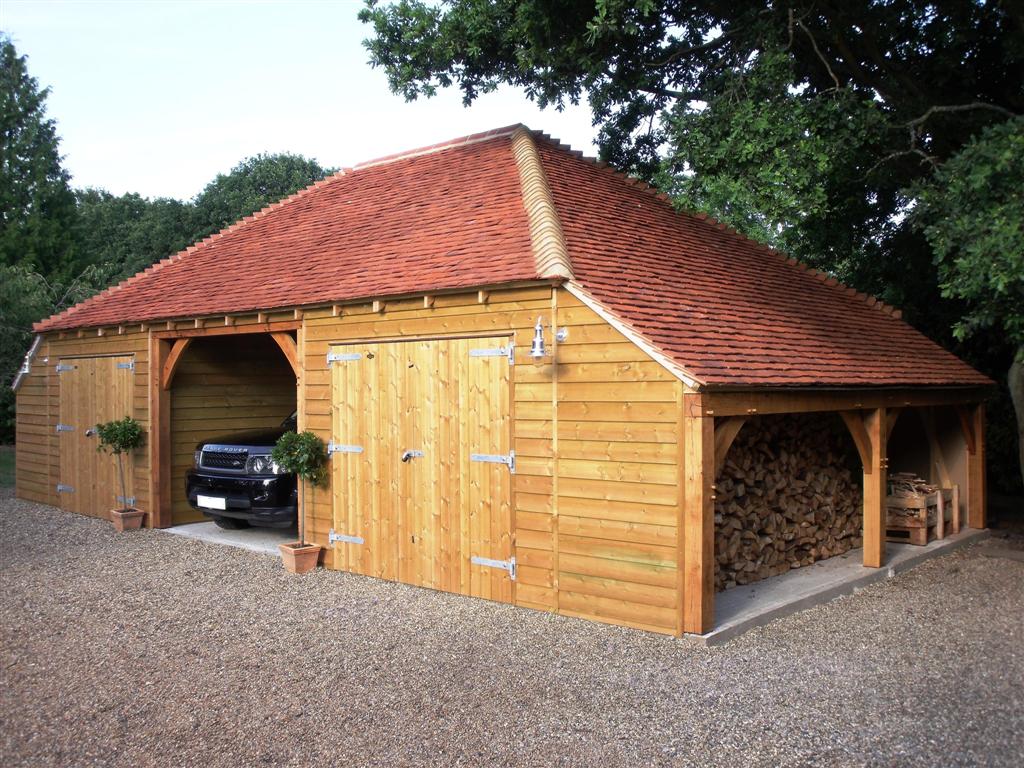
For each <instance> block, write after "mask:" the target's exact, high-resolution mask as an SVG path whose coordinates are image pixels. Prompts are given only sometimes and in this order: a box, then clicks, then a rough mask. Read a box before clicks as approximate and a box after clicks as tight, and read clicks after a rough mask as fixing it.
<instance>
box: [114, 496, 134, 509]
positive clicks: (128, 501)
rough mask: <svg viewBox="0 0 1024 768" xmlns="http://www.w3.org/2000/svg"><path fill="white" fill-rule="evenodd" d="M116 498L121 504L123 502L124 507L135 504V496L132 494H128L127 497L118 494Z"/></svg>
mask: <svg viewBox="0 0 1024 768" xmlns="http://www.w3.org/2000/svg"><path fill="white" fill-rule="evenodd" d="M117 500H118V502H120V503H121V504H124V505H125V506H126V507H134V506H135V497H134V496H129V497H128V498H127V499H126V498H125V497H124V496H118V497H117Z"/></svg>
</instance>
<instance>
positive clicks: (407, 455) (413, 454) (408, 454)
mask: <svg viewBox="0 0 1024 768" xmlns="http://www.w3.org/2000/svg"><path fill="white" fill-rule="evenodd" d="M422 456H423V451H413V450H408V451H403V452H402V463H405V462H408V461H409V459H418V458H422Z"/></svg>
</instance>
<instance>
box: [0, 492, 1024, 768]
mask: <svg viewBox="0 0 1024 768" xmlns="http://www.w3.org/2000/svg"><path fill="white" fill-rule="evenodd" d="M3 493H4V496H3V497H2V498H0V556H2V568H3V570H2V584H0V638H2V649H0V663H2V671H0V686H2V701H0V720H2V722H0V727H2V740H0V748H2V753H0V762H2V764H3V765H5V766H15V765H32V766H41V765H64V766H66V765H74V766H89V765H124V766H150V765H169V766H178V765H180V766H196V765H208V766H228V765H231V766H251V765H261V764H267V765H289V766H291V765H295V766H321V765H323V766H328V765H329V766H334V767H335V768H341V767H343V766H348V765H364V764H388V765H423V764H429V765H481V764H497V763H505V764H507V765H535V766H552V765H596V764H601V765H603V766H614V765H673V766H676V765H678V766H687V765H694V766H698V765H699V766H706V765H736V766H761V765H763V766H784V765H844V766H846V765H878V766H890V765H927V766H935V765H986V766H996V765H1007V766H1009V765H1020V762H1019V760H1020V756H1021V755H1022V754H1024V563H1022V562H1020V561H1019V560H1013V559H1002V558H993V557H985V556H983V553H984V551H985V548H986V547H989V546H995V543H992V544H989V543H985V544H980V545H976V546H974V547H972V548H970V549H966V550H962V551H960V552H956V553H954V554H951V555H948V556H946V557H942V558H938V559H935V560H932V561H929V562H928V563H926V564H924V565H923V566H921V567H919V568H917V569H916V570H913V571H911V572H909V573H906V574H904V575H901V576H899V577H897V578H896V579H894V580H891V581H889V582H888V583H885V584H880V585H876V586H873V587H870V588H868V589H865V590H863V591H861V592H859V593H858V594H856V595H854V596H852V597H848V598H843V599H840V600H838V601H835V602H833V603H831V604H828V605H825V606H822V607H819V608H815V609H811V610H808V611H805V612H803V613H800V614H797V615H795V616H791V617H788V618H785V619H781V620H779V621H776V622H774V623H772V624H770V625H769V626H767V627H764V628H761V629H759V630H756V631H754V632H751V633H748V634H747V635H744V636H743V637H741V638H739V639H737V640H734V641H733V642H731V643H729V644H727V645H724V646H720V647H717V648H703V647H698V646H696V645H694V644H691V643H689V642H687V641H680V640H674V639H671V638H665V637H660V636H657V635H652V634H647V633H644V632H640V631H635V630H627V629H619V628H616V627H608V626H601V625H598V624H592V623H589V622H584V621H577V620H573V619H567V618H560V617H556V616H550V615H547V614H542V613H536V612H533V611H528V610H522V609H514V608H511V607H508V606H503V605H497V604H493V603H487V602H484V601H479V600H471V599H466V598H460V597H453V596H448V595H444V594H440V593H436V592H430V591H428V590H422V589H416V588H412V587H406V586H402V585H398V584H389V583H385V582H378V581H374V580H371V579H366V578H361V577H356V576H348V575H344V574H339V573H334V572H325V571H320V572H317V573H315V574H312V575H310V576H306V577H301V578H300V577H293V576H288V575H286V574H285V573H284V572H283V571H282V569H281V565H280V563H279V562H278V561H277V560H275V559H274V558H271V557H268V556H266V555H259V554H254V553H249V552H245V551H242V550H236V549H229V548H226V547H221V546H217V545H211V544H205V543H201V542H196V541H191V540H188V539H184V538H181V537H177V536H170V535H168V534H166V533H161V532H159V531H141V532H137V533H132V534H124V535H118V534H115V533H114V532H113V530H112V528H111V527H110V525H109V524H107V523H103V522H100V521H96V520H91V519H88V518H83V517H78V516H75V515H71V514H65V513H62V512H59V511H57V510H54V509H52V508H49V507H43V506H40V505H36V504H29V503H25V502H20V501H15V500H14V499H12V498H11V496H10V491H4V492H3ZM999 546H1001V547H1004V548H1005V543H1002V542H1000V543H999Z"/></svg>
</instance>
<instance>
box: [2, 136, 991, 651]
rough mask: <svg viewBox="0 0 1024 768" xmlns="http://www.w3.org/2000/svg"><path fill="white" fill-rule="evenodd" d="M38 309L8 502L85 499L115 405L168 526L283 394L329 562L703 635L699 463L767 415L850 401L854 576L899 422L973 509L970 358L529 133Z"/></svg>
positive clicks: (978, 405) (846, 407)
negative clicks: (307, 464)
mask: <svg viewBox="0 0 1024 768" xmlns="http://www.w3.org/2000/svg"><path fill="white" fill-rule="evenodd" d="M538 320H539V322H540V326H541V336H542V337H543V341H544V349H543V352H544V354H543V356H541V357H535V356H531V349H533V351H534V352H539V351H540V350H537V349H536V348H534V344H535V336H536V330H535V328H536V326H537V323H538ZM36 330H37V332H38V334H39V336H38V340H37V343H36V345H35V346H34V347H33V349H32V351H31V353H30V355H29V356H28V357H27V358H26V363H25V367H24V369H23V371H22V374H21V375H20V376H19V380H18V395H17V407H18V412H17V419H18V422H17V424H18V436H17V493H18V495H19V496H20V497H22V498H25V499H32V500H35V501H39V502H43V503H47V504H53V505H58V506H61V507H63V508H65V509H68V510H71V511H75V512H79V513H83V514H90V515H97V516H104V515H105V514H106V510H107V509H108V508H109V507H110V506H112V502H113V498H114V494H115V493H116V491H115V490H114V484H113V477H112V475H111V473H110V471H109V469H108V468H107V467H108V465H109V464H110V462H109V460H108V459H104V458H103V457H100V456H98V455H97V454H96V451H95V448H94V444H93V442H92V438H89V437H87V436H86V434H85V432H86V429H85V428H86V427H87V426H88V425H90V424H94V423H96V422H98V421H101V420H105V419H108V418H114V417H119V416H122V415H125V414H131V415H133V416H134V417H135V418H137V419H138V420H139V421H141V422H142V423H143V424H144V426H145V428H146V430H147V433H148V440H147V445H146V447H145V449H143V450H141V451H139V453H138V455H137V456H135V457H134V458H133V472H132V477H133V487H132V490H131V494H132V496H134V498H135V500H136V504H137V506H139V507H140V508H142V509H145V510H147V511H148V512H149V524H150V525H153V526H158V527H166V526H170V525H174V524H177V523H180V522H187V521H190V520H192V519H195V518H194V515H193V513H192V511H191V510H190V509H189V508H188V505H187V503H185V502H184V496H183V489H182V474H183V472H184V471H185V469H186V468H187V467H188V466H189V464H190V462H191V460H192V449H193V446H194V444H195V442H196V441H197V440H198V439H202V438H203V437H204V435H206V436H208V435H210V434H214V433H217V432H224V431H228V430H230V429H234V428H238V427H243V426H246V427H248V426H262V425H266V424H273V423H277V422H279V421H280V420H281V418H282V417H283V416H284V415H287V413H289V412H290V410H291V409H292V408H293V407H297V408H298V413H299V427H300V429H310V430H313V431H315V432H316V433H318V434H319V435H320V436H322V437H323V439H324V440H325V441H327V442H330V444H331V447H332V451H333V452H332V454H331V463H332V475H331V488H330V490H329V491H326V492H324V491H320V492H318V493H317V494H316V497H315V505H313V507H312V509H310V510H308V512H307V514H309V515H310V516H311V519H310V520H309V521H308V527H309V529H310V531H311V533H312V538H313V540H314V541H315V542H316V543H319V544H321V545H323V547H324V548H325V559H324V564H325V565H326V566H327V567H328V568H335V569H340V570H345V571H351V572H355V573H360V574H366V575H370V576H375V577H381V578H386V579H395V580H400V581H403V582H406V583H410V584H416V585H422V586H426V587H432V588H436V589H442V590H448V591H452V592H457V593H462V594H466V595H472V596H479V597H484V598H490V599H493V600H500V601H506V602H511V603H514V604H516V605H521V606H527V607H530V608H535V609H540V610H546V611H557V612H559V613H562V614H567V615H572V616H580V617H586V618H590V619H596V620H599V621H607V622H613V623H620V624H626V625H630V626H637V627H643V628H646V629H650V630H655V631H658V632H665V633H674V634H681V633H684V632H690V633H703V632H706V631H708V630H709V629H710V628H711V627H712V625H713V620H714V619H713V617H714V607H713V606H714V591H713V570H714V568H713V566H714V554H715V553H714V494H715V485H714V482H715V475H716V467H720V466H721V463H722V461H723V459H724V457H725V456H726V454H727V452H728V450H729V446H730V444H731V442H732V440H733V439H734V438H735V437H736V435H737V433H738V432H739V431H740V430H741V429H742V427H743V425H744V423H745V422H746V421H747V420H748V419H750V418H752V417H755V416H760V415H763V414H780V413H809V412H815V413H821V414H826V415H827V414H836V413H839V414H841V415H842V417H843V421H844V423H845V424H846V426H847V428H848V430H849V433H850V436H851V437H852V440H853V443H854V444H855V445H856V449H857V455H858V456H859V457H860V460H861V462H862V464H863V466H862V470H863V491H864V492H863V506H864V515H863V541H864V547H863V557H864V564H865V565H866V566H870V567H879V566H881V565H882V564H883V563H884V561H885V537H884V536H885V532H884V530H883V529H884V518H883V512H884V510H883V500H884V496H885V488H886V469H887V454H886V447H887V438H888V435H889V433H890V431H891V430H892V428H893V424H894V422H895V418H896V416H898V415H899V413H900V412H901V411H906V410H909V409H919V410H920V411H921V413H927V414H928V418H929V419H931V420H932V422H931V423H939V424H945V425H947V427H948V428H943V429H940V430H939V435H938V437H937V438H935V439H933V440H932V441H931V442H930V444H926V447H925V449H924V450H925V452H926V454H928V455H926V456H925V459H924V463H925V464H926V465H930V466H932V467H935V466H938V467H939V468H940V469H941V470H942V471H943V472H946V473H948V474H952V475H955V478H954V479H955V480H956V481H957V482H958V483H959V485H960V486H961V488H962V489H963V493H962V498H963V499H964V507H965V508H964V513H965V516H966V520H967V522H968V524H969V525H970V526H972V527H984V525H985V496H984V493H985V490H984V474H985V473H984V452H985V448H984V410H983V405H982V403H983V400H984V398H985V396H986V393H987V388H988V387H989V385H990V384H991V382H990V381H989V380H988V379H987V378H986V377H984V376H982V375H981V374H979V373H977V372H976V371H974V370H973V369H971V368H970V367H969V366H967V365H966V364H964V363H963V362H962V361H960V360H959V359H957V358H956V357H955V356H953V355H952V354H950V353H948V352H947V351H945V350H943V349H941V348H940V347H938V346H936V345H935V344H934V343H932V342H930V341H929V340H927V339H926V338H925V337H923V336H922V335H921V334H919V333H918V332H916V331H915V330H914V329H912V328H911V327H910V326H909V325H907V324H906V323H904V322H903V321H902V320H900V318H899V313H898V312H897V311H895V310H893V309H892V308H890V307H887V306H884V305H883V304H881V303H880V302H878V301H876V300H875V299H873V298H870V297H868V296H864V295H862V294H859V293H857V292H856V291H854V290H852V289H849V288H846V287H844V286H842V285H839V284H837V282H836V281H835V280H834V279H832V278H829V277H828V276H826V275H825V274H822V273H818V272H815V271H814V270H811V269H808V268H807V267H805V266H803V265H801V264H798V263H796V262H795V261H794V260H791V259H787V258H785V257H784V256H783V255H780V254H778V253H777V252H774V251H772V250H770V249H768V248H766V247H764V246H762V245H759V244H757V243H754V242H752V241H750V240H748V239H746V238H744V237H742V236H739V235H738V234H736V233H735V232H734V231H731V230H729V229H728V228H726V227H724V226H722V225H720V224H717V223H716V222H714V221H712V220H709V219H706V218H703V217H699V216H690V215H685V214H680V213H678V212H676V211H675V210H674V209H673V207H672V205H671V204H670V202H669V201H668V199H667V198H665V197H664V196H663V195H659V194H658V193H657V192H656V191H655V190H652V189H651V188H650V187H648V186H646V185H645V184H643V183H640V182H638V181H636V180H634V179H631V178H628V177H626V176H624V175H622V174H620V173H617V172H615V171H614V170H613V169H611V168H609V167H607V166H605V165H603V164H601V163H599V162H596V161H594V160H590V159H587V158H584V157H583V156H582V155H580V154H579V153H576V152H573V151H571V150H569V149H568V148H567V147H565V146H563V145H560V144H558V143H557V142H556V141H553V140H551V139H550V138H548V137H547V136H545V135H543V134H539V133H536V132H532V131H530V130H528V129H526V128H525V127H523V126H513V127H510V128H506V129H501V130H496V131H491V132H488V133H484V134H478V135H474V136H469V137H465V138H461V139H458V140H454V141H451V142H448V143H445V144H442V145H437V146H433V147H428V148H424V149H420V150H416V151H413V152H409V153H405V154H401V155H397V156H392V157H388V158H384V159H381V160H377V161H374V162H370V163H366V164H363V165H360V166H357V167H355V168H352V169H345V170H344V171H342V172H340V173H338V174H336V175H334V176H332V177H330V178H329V179H326V180H325V181H322V182H319V183H317V184H315V185H313V186H312V187H309V188H308V189H305V190H303V191H301V192H299V193H297V194H295V195H293V196H291V197H289V198H288V199H286V200H284V201H282V202H280V203H277V204H275V205H272V206H270V207H268V208H267V209H265V210H263V211H260V212H258V213H256V214H254V215H253V216H249V217H247V218H246V219H244V220H242V221H240V222H238V223H237V224H235V225H233V226H231V227H229V228H227V229H225V230H224V231H222V232H220V233H218V234H216V235H213V236H212V237H210V238H208V239H206V240H204V241H202V242H200V243H198V244H196V245H194V246H192V247H190V248H188V249H187V250H185V251H183V252H181V253H179V254H177V255H175V256H172V257H171V258H168V259H165V260H164V261H162V262H160V263H158V264H156V265H154V266H153V267H150V268H149V269H147V270H145V271H144V272H142V273H140V274H138V275H136V276H134V277H132V278H130V279H129V280H126V281H125V282H123V283H121V284H120V285H118V286H115V287H113V288H111V289H109V290H107V291H104V292H103V293H101V294H99V295H97V296H95V297H93V298H91V299H89V300H87V301H84V302H82V303H81V304H78V305H77V306H74V307H72V308H70V309H68V310H67V311H65V312H62V313H60V314H58V315H55V316H53V317H51V318H49V319H47V320H44V321H42V322H40V323H39V324H38V325H37V326H36ZM949 425H952V426H949ZM933 432H934V430H933ZM929 446H930V447H929ZM410 451H411V452H412V453H411V454H407V452H410ZM929 452H930V453H929ZM403 456H405V458H406V461H402V458H403ZM943 468H944V469H943ZM858 471H860V470H859V469H858Z"/></svg>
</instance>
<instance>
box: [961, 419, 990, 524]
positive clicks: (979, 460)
mask: <svg viewBox="0 0 1024 768" xmlns="http://www.w3.org/2000/svg"><path fill="white" fill-rule="evenodd" d="M966 421H967V423H968V424H969V426H970V430H967V429H966V425H965V429H964V432H965V437H966V435H967V434H968V432H969V434H970V437H971V439H970V440H966V439H965V442H966V443H967V525H968V527H970V528H984V527H985V526H986V525H987V503H986V499H985V406H984V404H983V403H978V404H977V405H975V406H973V407H972V408H970V409H968V412H967V414H966ZM961 423H963V422H961Z"/></svg>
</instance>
